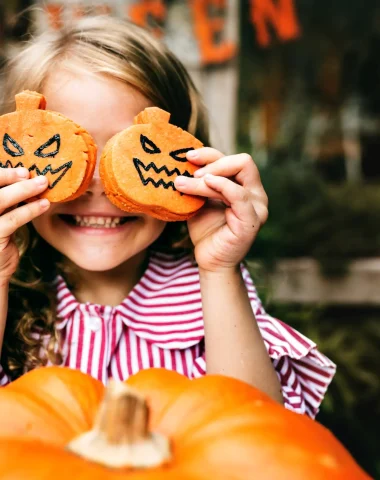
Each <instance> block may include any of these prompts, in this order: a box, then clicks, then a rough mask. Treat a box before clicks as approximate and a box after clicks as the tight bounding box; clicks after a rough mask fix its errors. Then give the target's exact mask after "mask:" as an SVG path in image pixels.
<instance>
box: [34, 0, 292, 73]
mask: <svg viewBox="0 0 380 480" xmlns="http://www.w3.org/2000/svg"><path fill="white" fill-rule="evenodd" d="M39 3H40V6H41V7H42V11H41V12H40V13H39V14H38V18H37V25H38V27H40V28H41V29H43V28H46V27H47V26H48V25H49V26H50V27H53V28H57V29H59V28H61V26H62V25H63V23H64V22H65V21H67V20H69V21H70V20H72V19H75V18H80V17H82V16H84V15H88V14H111V15H118V16H121V17H124V18H129V19H131V20H132V21H134V22H135V23H137V24H139V25H142V26H144V27H147V28H150V29H151V30H152V31H153V32H154V33H155V34H156V35H157V36H158V37H161V38H163V39H164V41H165V42H166V43H167V45H168V46H169V48H170V49H171V50H172V51H173V52H174V53H175V54H176V55H177V56H178V57H179V58H180V59H181V60H182V61H183V63H184V64H185V65H187V66H190V67H198V66H205V65H213V64H214V65H215V64H222V63H225V62H227V61H229V60H231V59H232V58H234V56H235V55H236V52H237V45H236V42H234V41H232V40H231V38H229V35H228V31H227V28H226V21H227V18H228V15H229V0H171V1H170V2H167V1H165V0H100V1H93V0H75V1H71V0H69V1H67V0H66V1H64V0H49V1H46V0H43V1H42V0H40V2H39ZM249 11H250V20H251V22H252V23H253V25H254V27H255V35H256V38H253V39H252V41H256V42H257V44H258V45H259V46H260V47H262V48H266V47H269V46H270V45H271V44H272V42H278V41H283V42H285V41H290V40H295V39H296V38H298V37H299V36H300V34H301V27H300V24H299V20H298V16H297V9H296V5H295V0H249Z"/></svg>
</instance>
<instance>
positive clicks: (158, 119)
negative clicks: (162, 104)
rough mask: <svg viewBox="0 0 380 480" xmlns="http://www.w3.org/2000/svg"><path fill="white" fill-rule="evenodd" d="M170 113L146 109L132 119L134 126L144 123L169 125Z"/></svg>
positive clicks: (155, 108) (154, 108)
mask: <svg viewBox="0 0 380 480" xmlns="http://www.w3.org/2000/svg"><path fill="white" fill-rule="evenodd" d="M169 120H170V113H169V112H165V110H162V109H161V108H158V107H147V108H145V110H143V111H142V112H140V113H139V114H138V115H136V116H135V118H134V119H133V123H134V125H139V124H145V123H169Z"/></svg>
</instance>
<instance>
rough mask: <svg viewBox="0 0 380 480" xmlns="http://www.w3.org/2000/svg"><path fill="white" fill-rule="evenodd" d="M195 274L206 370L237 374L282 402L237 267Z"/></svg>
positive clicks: (228, 374) (235, 375)
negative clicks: (202, 324) (203, 332)
mask: <svg viewBox="0 0 380 480" xmlns="http://www.w3.org/2000/svg"><path fill="white" fill-rule="evenodd" d="M199 274H200V283H201V293H202V305H203V319H204V325H205V326H204V328H205V347H206V352H207V354H206V355H207V356H206V360H207V362H206V365H207V373H209V374H210V373H212V374H221V375H226V376H230V377H234V378H238V379H240V380H243V381H245V382H247V383H249V384H251V385H253V386H255V387H257V388H258V389H260V390H262V391H263V392H265V393H267V394H268V395H269V396H270V397H272V398H273V399H274V400H277V401H278V402H280V403H283V398H282V393H281V385H280V382H279V380H278V378H277V375H276V372H275V370H274V367H273V365H272V362H271V360H270V358H269V355H268V352H267V350H266V348H265V345H264V341H263V339H262V336H261V333H260V330H259V327H258V325H257V322H256V319H255V316H254V313H253V311H252V306H251V303H250V301H249V298H248V294H247V289H246V286H245V284H244V281H243V278H242V275H241V272H240V268H239V267H236V268H228V269H225V270H223V271H219V272H212V271H205V270H202V269H200V271H199Z"/></svg>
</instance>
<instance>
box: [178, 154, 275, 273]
mask: <svg viewBox="0 0 380 480" xmlns="http://www.w3.org/2000/svg"><path fill="white" fill-rule="evenodd" d="M187 159H188V160H189V161H190V162H191V163H194V164H196V165H199V166H203V168H200V169H199V170H198V171H196V172H195V174H194V178H189V177H185V176H180V177H177V178H176V181H175V187H176V188H177V190H178V191H179V192H182V193H187V194H190V195H200V196H202V197H207V198H208V199H209V200H208V202H207V203H206V204H205V206H204V207H203V208H201V210H200V211H199V212H198V213H197V214H196V215H195V216H194V217H192V218H191V219H189V220H188V227H189V233H190V237H191V240H192V242H193V244H194V246H195V258H196V260H197V263H198V265H199V268H201V269H203V270H206V271H214V272H215V271H220V270H222V269H225V268H236V266H237V265H238V264H239V263H240V262H241V260H243V258H244V257H245V255H246V254H247V252H248V250H249V248H250V247H251V245H252V243H253V242H254V240H255V238H256V235H257V233H258V231H259V229H260V227H261V226H262V225H263V224H264V223H265V222H266V220H267V218H268V197H267V195H266V193H265V190H264V187H263V185H262V183H261V180H260V174H259V171H258V169H257V167H256V165H255V163H254V162H253V160H252V158H251V157H250V155H248V154H246V153H242V154H239V155H230V156H224V155H223V154H222V153H220V152H219V151H218V150H215V149H214V148H209V147H203V148H199V149H197V150H191V151H190V152H188V153H187Z"/></svg>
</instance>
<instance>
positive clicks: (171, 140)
mask: <svg viewBox="0 0 380 480" xmlns="http://www.w3.org/2000/svg"><path fill="white" fill-rule="evenodd" d="M169 118H170V114H169V113H167V112H165V111H164V110H161V109H160V108H157V107H150V108H146V109H145V110H144V111H143V112H141V113H140V114H139V115H137V116H136V118H135V119H134V125H132V126H131V127H129V128H127V129H125V130H123V131H122V132H120V133H118V134H116V135H115V136H114V137H112V138H111V139H110V140H109V141H108V143H107V144H106V146H105V148H104V150H103V154H102V157H101V159H100V176H101V179H102V182H103V185H104V190H105V193H106V195H107V196H108V198H109V199H110V201H111V202H112V203H114V204H115V205H116V206H117V207H119V208H121V209H122V210H126V211H132V212H140V213H147V214H149V215H151V216H153V217H156V218H159V219H161V220H165V221H176V220H186V219H188V218H190V217H191V216H192V215H194V214H195V213H196V212H197V211H198V210H199V209H200V208H201V207H202V205H203V204H204V203H205V199H204V198H200V197H196V196H192V195H184V194H182V193H180V192H178V191H177V190H176V188H175V185H174V180H175V178H176V177H177V176H178V175H186V176H188V177H192V176H193V174H194V172H195V171H196V170H197V168H198V167H197V166H195V165H193V164H191V163H190V162H188V161H187V159H186V153H187V152H188V151H189V150H193V149H195V148H199V147H202V143H201V142H200V141H199V140H197V139H196V138H195V137H193V136H192V135H191V134H190V133H188V132H186V131H185V130H182V129H181V128H179V127H176V126H175V125H172V124H170V123H169Z"/></svg>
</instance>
